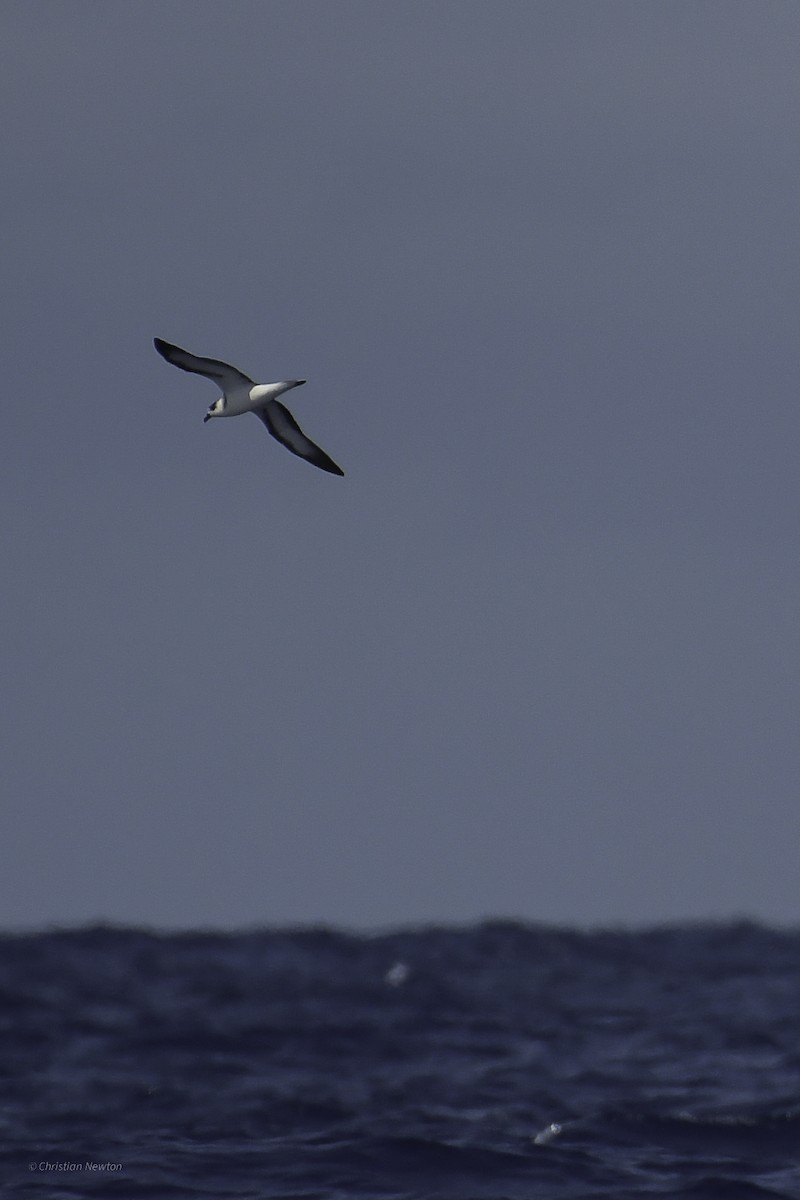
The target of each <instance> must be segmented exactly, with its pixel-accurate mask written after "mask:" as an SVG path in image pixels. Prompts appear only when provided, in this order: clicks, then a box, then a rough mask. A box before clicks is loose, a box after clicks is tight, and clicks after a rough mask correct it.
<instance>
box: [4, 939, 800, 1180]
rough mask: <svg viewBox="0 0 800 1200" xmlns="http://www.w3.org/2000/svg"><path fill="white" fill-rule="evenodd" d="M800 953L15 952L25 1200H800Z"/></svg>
mask: <svg viewBox="0 0 800 1200" xmlns="http://www.w3.org/2000/svg"><path fill="white" fill-rule="evenodd" d="M799 1035H800V932H777V931H774V930H769V929H765V928H762V927H759V926H755V925H751V924H745V923H740V924H732V925H716V926H703V925H698V926H682V927H681V926H678V927H668V928H661V929H654V930H648V931H638V932H620V931H615V932H593V933H588V932H575V931H569V930H561V929H555V928H546V927H540V926H526V925H522V924H514V923H506V922H494V923H487V924H483V925H480V926H475V927H471V928H452V929H451V928H430V929H422V930H414V931H408V932H397V933H391V934H382V935H380V936H354V935H351V934H345V933H339V932H333V931H326V930H306V931H297V932H270V931H264V932H252V933H234V934H216V933H183V934H168V935H159V934H154V933H149V932H144V931H138V930H127V929H113V928H105V927H102V928H92V929H82V930H77V931H60V932H49V933H42V934H35V935H6V936H3V937H0V1037H1V1039H2V1040H1V1041H0V1046H1V1050H0V1073H1V1074H2V1079H1V1081H0V1146H1V1149H0V1195H2V1196H3V1197H7V1196H14V1197H17V1196H19V1197H22V1196H25V1197H28V1196H30V1197H45V1198H47V1200H62V1198H63V1200H66V1198H67V1197H81V1196H101V1197H113V1198H119V1200H121V1198H122V1197H125V1198H129V1197H148V1198H163V1200H175V1198H176V1197H236V1198H237V1200H239V1198H241V1200H244V1198H245V1197H246V1198H248V1200H260V1198H262V1197H285V1198H287V1200H288V1198H290V1197H291V1198H292V1200H344V1198H348V1200H350V1198H356V1197H363V1198H369V1200H400V1198H403V1200H406V1198H408V1200H410V1198H412V1197H413V1198H414V1200H472V1198H475V1200H504V1198H506V1197H507V1198H509V1200H523V1198H524V1200H534V1198H536V1200H538V1198H542V1200H544V1198H547V1200H579V1198H580V1200H584V1198H586V1200H588V1198H589V1197H600V1196H602V1197H613V1200H628V1198H633V1197H687V1200H688V1198H691V1200H750V1198H751V1197H752V1198H753V1200H755V1198H756V1197H773V1198H774V1197H797V1198H800V1036H799Z"/></svg>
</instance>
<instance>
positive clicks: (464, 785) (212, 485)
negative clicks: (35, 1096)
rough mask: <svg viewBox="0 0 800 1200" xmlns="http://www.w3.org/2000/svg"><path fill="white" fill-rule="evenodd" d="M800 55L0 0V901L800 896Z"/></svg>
mask: <svg viewBox="0 0 800 1200" xmlns="http://www.w3.org/2000/svg"><path fill="white" fill-rule="evenodd" d="M798 46H800V5H798V4H796V3H794V2H793V0H781V2H773V0H758V2H757V3H756V2H754V0H747V2H739V0H704V2H703V3H700V2H699V0H690V2H684V0H669V2H666V0H661V2H653V3H641V0H585V2H584V0H528V2H523V0H514V2H503V0H491V2H490V0H485V2H482V3H476V2H473V0H459V2H453V0H431V2H428V0H424V2H422V0H403V3H379V2H377V0H337V2H336V3H331V0H285V2H284V0H263V2H250V0H229V2H227V3H223V2H221V0H220V2H214V3H211V2H209V0H171V2H170V3H164V2H162V0H158V2H153V0H138V2H137V3H136V4H130V3H123V2H122V0H106V2H105V3H103V4H97V3H90V2H87V0H83V2H81V0H73V3H70V4H61V3H53V2H49V3H43V2H42V0H16V2H15V0H7V2H6V3H4V4H3V5H2V8H1V9H0V139H1V140H2V163H3V189H2V199H0V211H2V214H3V223H2V227H3V254H2V284H3V286H2V290H1V291H0V305H1V306H2V311H1V312H0V317H1V322H0V324H1V328H2V335H1V336H2V342H3V345H4V347H5V353H4V367H3V393H2V400H1V401H0V403H1V404H2V424H1V425H0V428H1V429H2V449H3V468H2V472H0V514H1V518H2V531H3V532H2V543H3V551H2V560H3V580H4V583H3V589H2V621H1V622H0V688H2V693H1V694H2V700H3V705H2V711H3V716H2V723H1V724H0V728H1V729H2V743H3V752H2V757H1V759H0V762H1V764H2V765H1V770H2V779H0V787H1V789H2V814H3V817H2V837H0V923H2V924H3V925H4V926H6V927H38V926H42V925H47V924H50V923H59V924H72V923H75V922H83V921H88V920H97V919H102V920H108V921H114V922H126V923H147V924H151V925H156V926H161V927H176V926H196V925H212V926H220V927H230V926H240V925H253V924H266V925H274V924H283V923H301V922H302V923H307V922H324V923H327V924H336V925H345V926H354V927H358V928H369V927H376V926H385V925H388V924H398V923H408V922H428V921H469V920H473V919H476V918H480V917H484V916H509V917H522V918H526V919H530V920H541V921H557V922H568V923H577V924H581V925H598V924H608V923H611V922H627V923H633V924H642V923H645V922H652V921H661V920H676V919H685V918H703V917H714V918H722V917H729V916H738V915H747V916H752V917H756V918H759V919H763V920H769V921H779V922H797V921H799V920H800V882H798V881H800V787H799V786H798V785H799V782H800V619H799V615H798V614H799V613H800V486H799V483H798V480H799V478H800V476H799V472H798V457H799V456H800V408H799V406H798V381H799V380H800V339H799V338H798V315H799V314H800V70H798ZM155 335H157V336H159V337H162V338H165V339H167V340H169V341H173V342H177V343H178V344H180V345H182V346H185V347H187V348H188V349H190V350H192V351H194V352H195V353H198V354H203V355H210V356H213V357H218V358H223V359H226V360H228V361H230V362H232V363H234V364H235V365H237V366H238V367H240V368H241V369H242V370H243V371H245V372H247V373H248V374H250V375H252V376H254V377H255V378H256V379H258V380H274V379H284V378H298V377H299V378H306V379H307V380H308V384H307V386H306V387H304V388H302V389H300V390H298V391H296V392H292V393H291V395H290V396H289V397H287V401H288V402H289V405H290V407H291V408H292V410H293V412H294V414H295V416H296V417H297V419H298V420H299V421H300V423H301V424H302V425H303V427H304V428H305V429H306V431H307V432H308V433H309V434H310V436H311V437H312V438H314V440H315V441H318V442H319V443H320V445H322V446H323V447H324V448H325V450H326V451H327V452H328V453H329V454H330V455H331V456H332V457H333V458H334V459H335V460H336V461H337V462H339V463H341V465H342V467H343V468H344V470H345V473H346V474H345V477H344V478H343V479H340V478H337V477H335V476H332V475H328V474H325V473H323V472H321V471H317V470H315V469H314V468H313V467H311V466H309V465H308V464H307V463H305V462H303V461H302V460H300V459H299V458H295V457H293V456H292V455H290V454H288V453H287V452H286V451H285V450H284V449H283V448H282V447H281V446H280V445H278V443H277V442H275V441H273V440H272V439H271V438H270V437H269V436H268V435H267V434H266V432H265V430H264V429H263V427H262V426H261V424H260V423H259V422H257V421H256V420H254V419H253V418H252V417H250V416H244V417H240V418H237V419H236V420H230V421H214V422H211V423H209V424H207V425H204V424H203V421H202V417H203V414H204V413H205V410H206V408H207V406H208V405H209V404H210V403H211V402H212V401H213V400H214V398H215V395H216V394H217V393H216V391H215V389H214V386H213V384H211V383H210V382H208V381H206V380H204V379H202V378H199V377H196V376H190V375H186V374H183V373H182V372H180V371H177V370H175V369H174V368H173V367H171V366H169V365H168V364H167V363H165V362H164V361H163V360H162V359H160V358H159V357H158V355H157V354H156V353H155V351H154V350H153V345H152V338H153V337H154V336H155Z"/></svg>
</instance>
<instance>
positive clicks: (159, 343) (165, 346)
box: [153, 338, 172, 358]
mask: <svg viewBox="0 0 800 1200" xmlns="http://www.w3.org/2000/svg"><path fill="white" fill-rule="evenodd" d="M153 345H154V346H155V348H156V350H157V351H158V353H159V354H160V355H161V356H162V358H163V357H164V356H165V355H166V353H167V351H168V350H171V349H172V347H171V346H170V344H169V342H165V341H164V339H163V338H153Z"/></svg>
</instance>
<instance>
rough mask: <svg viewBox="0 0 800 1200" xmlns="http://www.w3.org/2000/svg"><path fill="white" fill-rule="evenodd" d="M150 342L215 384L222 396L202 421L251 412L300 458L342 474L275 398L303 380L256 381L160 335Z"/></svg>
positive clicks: (173, 360) (176, 364) (175, 364)
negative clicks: (182, 347)
mask: <svg viewBox="0 0 800 1200" xmlns="http://www.w3.org/2000/svg"><path fill="white" fill-rule="evenodd" d="M153 345H154V346H155V348H156V350H157V351H158V353H159V354H160V355H161V357H162V358H165V359H166V360H167V362H168V363H172V365H173V367H180V369H181V370H182V371H190V372H191V373H192V374H193V375H205V376H206V378H207V379H212V380H213V381H214V383H216V384H217V386H218V387H219V389H220V391H221V392H222V395H221V396H220V397H219V399H217V400H215V401H214V403H213V404H212V405H211V407H210V408H209V410H208V412H207V413H206V415H205V416H204V417H203V422H204V423H205V422H206V421H210V420H211V418H212V417H238V416H239V415H240V414H241V413H246V412H252V413H255V414H256V416H257V417H259V418H260V420H262V421H263V422H264V424H265V425H266V427H267V429H268V430H269V432H270V433H271V434H272V436H273V437H274V438H277V440H278V441H279V442H280V443H281V444H282V445H283V446H285V447H286V449H287V450H291V452H292V454H298V455H299V456H300V458H304V459H306V461H307V462H310V463H313V464H314V466H315V467H319V468H320V470H322V471H330V473H331V475H344V471H343V470H342V468H341V467H337V465H336V463H335V462H334V461H333V459H332V458H329V457H328V455H327V454H326V453H325V451H324V450H320V448H319V446H316V445H315V444H314V443H313V442H312V441H311V439H310V438H307V437H306V435H305V434H304V433H303V431H302V429H301V428H300V426H299V425H298V424H297V421H295V419H294V417H293V416H292V414H291V413H290V412H289V410H288V408H286V406H285V405H283V404H281V403H280V401H279V400H278V396H280V395H281V394H282V393H283V392H288V391H289V389H290V388H294V387H299V386H300V384H301V383H305V379H284V380H283V381H282V382H281V383H255V381H254V380H252V379H250V377H249V376H248V375H243V374H242V372H241V371H237V369H236V367H232V366H230V364H229V363H224V362H220V361H219V360H218V359H216V358H198V357H197V356H196V355H194V354H190V353H189V351H188V350H181V348H180V346H173V345H171V343H170V342H165V341H162V339H161V338H153Z"/></svg>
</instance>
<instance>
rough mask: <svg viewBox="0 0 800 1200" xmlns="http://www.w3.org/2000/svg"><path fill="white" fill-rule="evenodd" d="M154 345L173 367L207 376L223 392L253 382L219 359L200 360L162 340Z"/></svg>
mask: <svg viewBox="0 0 800 1200" xmlns="http://www.w3.org/2000/svg"><path fill="white" fill-rule="evenodd" d="M153 345H154V346H155V348H156V350H157V351H158V353H159V354H160V355H161V357H162V358H165V359H166V360H167V362H168V363H172V365H173V367H180V369H181V370H182V371H191V373H192V375H205V376H206V377H207V378H208V379H213V380H214V382H215V383H217V384H219V386H220V387H221V388H222V390H223V391H225V390H226V389H227V388H230V387H232V386H233V385H234V384H236V383H248V384H250V383H252V382H253V380H252V379H251V378H250V377H249V376H248V375H244V374H242V372H241V371H237V369H236V367H232V366H231V365H230V364H229V363H224V362H220V361H219V359H217V358H198V357H197V355H196V354H190V353H189V351H188V350H181V348H180V346H173V345H172V344H171V342H165V341H163V340H162V339H161V338H153Z"/></svg>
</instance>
